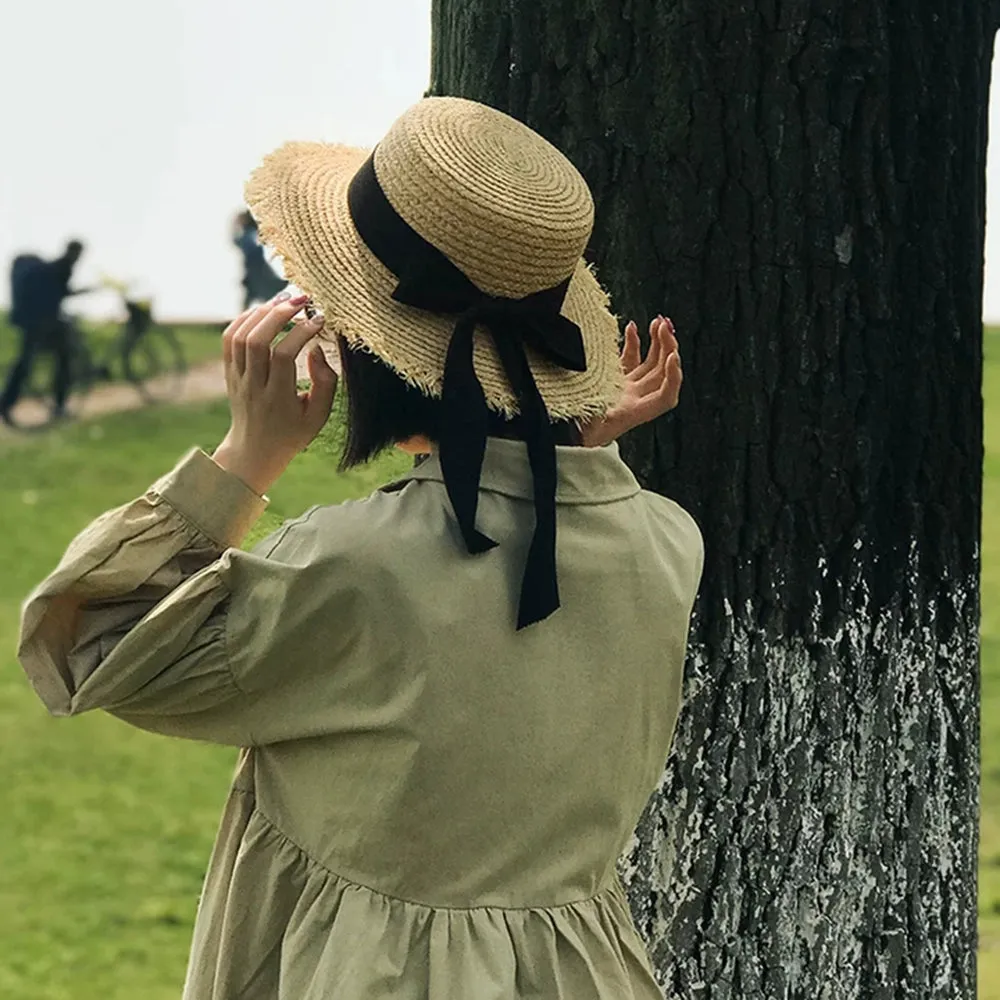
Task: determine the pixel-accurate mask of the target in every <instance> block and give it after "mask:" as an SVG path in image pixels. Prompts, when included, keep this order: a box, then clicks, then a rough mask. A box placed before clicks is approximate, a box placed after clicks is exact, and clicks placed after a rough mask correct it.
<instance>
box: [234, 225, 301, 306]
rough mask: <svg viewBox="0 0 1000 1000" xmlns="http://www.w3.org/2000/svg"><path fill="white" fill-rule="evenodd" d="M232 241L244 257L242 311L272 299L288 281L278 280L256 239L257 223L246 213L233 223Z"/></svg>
mask: <svg viewBox="0 0 1000 1000" xmlns="http://www.w3.org/2000/svg"><path fill="white" fill-rule="evenodd" d="M233 242H234V243H235V244H236V246H237V247H239V250H240V253H241V254H242V255H243V308H244V309H248V308H249V307H250V306H252V305H253V304H254V303H255V302H267V301H268V300H269V299H273V298H274V296H275V295H277V294H278V292H280V291H281V290H282V289H283V288H284V287H285V285H286V284H288V282H286V281H285V280H284V279H283V278H279V277H278V275H277V274H275V273H274V270H273V268H272V267H271V265H270V264H269V263H268V262H267V258H266V257H265V256H264V248H263V247H262V246H261V245H260V241H259V240H258V239H257V223H256V222H254V219H253V216H252V215H251V214H250V213H249V212H240V214H239V215H237V216H236V219H235V220H234V222H233Z"/></svg>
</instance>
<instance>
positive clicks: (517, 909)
mask: <svg viewBox="0 0 1000 1000" xmlns="http://www.w3.org/2000/svg"><path fill="white" fill-rule="evenodd" d="M254 812H255V813H257V814H258V815H259V816H260V817H261V819H263V820H264V822H265V823H267V825H268V826H269V827H270V828H271V829H272V830H273V831H274V832H275V833H276V834H277V835H278V836H279V837H281V838H282V839H283V840H285V841H287V842H288V843H289V844H290V845H291V846H292V847H294V848H295V850H296V851H298V853H299V854H300V855H301V856H302V858H303V859H304V860H305V861H306V862H307V863H308V864H310V865H312V866H314V867H316V868H318V869H320V871H321V872H322V873H323V874H324V875H329V876H332V877H333V878H335V879H337V881H339V882H343V883H344V884H345V885H346V886H349V887H350V888H353V889H364V890H365V891H366V892H370V893H373V894H374V895H376V896H381V897H382V898H383V899H390V900H393V901H394V902H397V903H404V904H406V905H407V906H419V907H420V908H421V909H424V910H443V911H453V912H457V913H470V912H472V911H474V910H501V911H504V912H514V913H529V912H534V911H544V912H546V913H550V912H552V911H553V910H565V909H570V908H572V907H574V906H579V905H580V904H581V903H592V902H596V901H597V900H598V897H600V896H603V895H605V894H606V893H608V892H610V891H612V890H613V889H614V883H615V880H614V879H613V878H612V879H611V880H610V881H609V882H607V883H605V884H604V885H603V886H602V887H601V888H600V889H598V891H597V892H595V893H594V894H593V895H592V896H585V897H583V898H582V899H572V900H569V901H568V902H565V903H555V904H553V905H551V906H499V905H493V904H486V903H483V904H480V905H478V906H438V905H435V904H432V903H423V902H421V901H420V900H417V899H407V898H406V897H405V896H396V895H394V894H392V893H389V892H384V891H383V890H381V889H376V888H375V887H374V886H371V885H367V884H366V883H364V882H360V881H358V880H357V879H352V878H348V877H347V876H345V875H342V874H341V873H340V872H335V871H334V870H333V869H332V868H329V867H327V865H325V864H323V862H322V861H320V860H318V859H317V858H314V857H313V856H312V855H311V854H310V853H309V852H308V851H307V850H306V849H305V848H304V847H303V846H302V845H301V844H300V843H298V841H296V840H294V839H293V838H292V837H290V836H289V835H288V834H287V833H286V832H285V831H284V830H283V829H282V828H281V827H280V826H279V825H278V824H277V823H276V822H275V821H274V820H273V819H272V818H271V817H270V816H268V815H267V813H265V812H264V811H263V810H262V809H261V808H260V807H259V805H257V806H255V807H254Z"/></svg>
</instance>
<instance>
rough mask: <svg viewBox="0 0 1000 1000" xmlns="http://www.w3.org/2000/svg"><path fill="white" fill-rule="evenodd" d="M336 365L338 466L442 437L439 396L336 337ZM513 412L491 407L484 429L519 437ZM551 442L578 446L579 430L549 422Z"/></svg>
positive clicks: (492, 433)
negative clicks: (342, 386)
mask: <svg viewBox="0 0 1000 1000" xmlns="http://www.w3.org/2000/svg"><path fill="white" fill-rule="evenodd" d="M337 346H338V348H339V350H340V365H341V371H342V372H343V376H344V381H345V382H346V384H347V434H346V436H345V439H344V453H343V455H342V456H341V458H340V467H341V469H349V468H351V467H352V466H355V465H361V464H363V463H364V462H367V461H369V460H370V459H372V458H374V457H375V456H376V455H378V454H379V453H380V452H382V451H384V450H385V449H386V448H389V447H391V446H392V445H394V444H398V443H399V442H400V441H405V440H406V439H407V438H411V437H415V436H417V435H423V436H424V437H426V438H428V439H429V440H431V441H435V442H436V441H440V440H441V401H440V400H438V399H431V398H430V397H429V396H425V395H424V394H423V393H422V392H421V391H420V390H419V389H417V388H415V387H414V386H412V385H409V384H408V383H407V382H406V381H404V380H403V379H402V378H400V377H399V375H397V374H396V373H395V372H394V371H393V370H392V369H391V368H390V367H389V366H388V365H387V364H385V363H384V362H382V361H380V360H379V359H378V358H377V357H376V356H375V355H374V354H370V353H369V352H368V351H366V350H364V348H358V349H355V348H352V347H351V346H350V345H349V344H348V343H347V341H346V340H345V339H344V338H343V337H342V336H338V337H337ZM519 424H520V421H519V419H518V418H517V417H515V418H514V419H513V420H506V419H505V418H504V417H502V416H501V415H500V414H498V413H494V412H493V411H492V410H491V411H490V423H489V434H490V436H491V437H505V438H514V439H516V440H520V439H521V438H522V437H523V435H522V434H521V432H520V428H519ZM553 430H554V431H555V434H556V443H557V444H563V445H571V444H572V445H578V444H580V443H581V435H580V429H579V428H578V427H577V425H576V424H575V423H574V422H572V421H565V420H564V421H559V422H558V423H555V424H553Z"/></svg>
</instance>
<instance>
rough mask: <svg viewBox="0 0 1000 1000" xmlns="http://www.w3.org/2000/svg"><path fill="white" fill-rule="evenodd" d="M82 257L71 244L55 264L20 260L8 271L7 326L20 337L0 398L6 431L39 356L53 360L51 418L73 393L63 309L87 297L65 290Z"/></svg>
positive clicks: (60, 412)
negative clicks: (67, 302) (66, 303)
mask: <svg viewBox="0 0 1000 1000" xmlns="http://www.w3.org/2000/svg"><path fill="white" fill-rule="evenodd" d="M82 254H83V244H82V243H81V242H80V241H79V240H70V242H69V243H67V244H66V249H65V251H64V252H63V254H62V256H61V257H57V258H56V259H55V260H50V261H46V260H43V259H42V258H41V257H36V256H34V255H33V254H21V255H20V256H18V257H16V258H15V259H14V261H13V263H12V265H11V272H10V277H11V296H10V297H11V309H10V321H11V323H12V324H13V325H14V326H16V327H17V328H18V330H19V331H20V335H21V346H20V352H19V354H18V357H17V360H16V361H15V363H14V365H13V367H12V368H11V370H10V372H9V373H8V375H7V381H6V384H5V385H4V388H3V391H2V393H0V419H2V420H3V421H4V423H6V424H8V425H9V426H14V418H13V415H12V410H13V409H14V406H15V405H16V404H17V401H18V399H19V398H20V396H21V393H22V392H23V390H24V387H25V385H26V383H27V382H28V379H29V378H30V377H31V371H32V368H33V367H34V364H35V358H36V357H37V356H38V355H39V354H40V353H42V352H49V353H51V354H52V355H53V356H54V358H55V371H54V376H53V384H52V398H53V416H54V417H55V418H57V419H58V418H62V417H64V416H65V414H66V400H67V399H68V398H69V393H70V390H71V388H72V370H73V369H72V360H73V344H72V340H71V337H70V330H69V328H68V324H67V323H66V322H65V319H64V317H63V315H62V306H63V302H64V301H65V300H66V299H67V298H69V297H70V296H72V295H80V294H82V293H83V292H87V291H90V289H87V288H79V289H71V288H70V287H69V285H70V280H71V279H72V276H73V269H74V268H75V267H76V265H77V262H78V261H79V259H80V257H81V255H82Z"/></svg>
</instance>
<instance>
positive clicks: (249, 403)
mask: <svg viewBox="0 0 1000 1000" xmlns="http://www.w3.org/2000/svg"><path fill="white" fill-rule="evenodd" d="M306 301H307V297H306V296H304V295H303V296H299V297H298V298H294V299H293V298H290V297H289V296H288V295H287V294H284V293H283V294H282V295H279V296H278V297H277V298H276V299H274V300H272V301H271V302H268V303H266V304H265V305H262V306H258V307H256V308H255V309H248V310H247V311H246V312H245V313H243V315H242V316H239V317H237V318H236V319H235V320H233V322H232V323H230V324H229V326H228V327H227V328H226V332H225V333H224V334H223V335H222V357H223V364H224V366H225V372H226V391H227V393H228V395H229V405H230V409H231V410H232V424H231V426H230V428H229V432H228V433H227V434H226V437H225V439H224V440H223V442H222V444H220V445H219V447H218V448H217V449H216V450H215V453H214V454H213V456H212V457H213V458H214V459H215V461H216V462H217V463H218V464H219V465H220V466H222V468H224V469H226V470H228V471H229V472H231V473H233V475H236V476H239V478H240V479H242V480H243V482H245V483H246V484H247V486H249V487H250V489H252V490H253V491H254V492H255V493H258V494H263V493H265V492H266V491H267V490H268V488H269V487H270V486H271V485H272V484H273V483H274V482H276V481H277V479H278V478H279V477H280V476H281V474H282V473H283V472H284V471H285V469H286V468H287V467H288V464H289V463H290V462H291V460H292V459H293V458H294V457H295V456H296V455H297V454H298V453H299V452H300V451H302V449H303V448H305V447H306V445H308V444H309V443H310V442H311V441H312V440H313V438H315V437H316V435H317V434H318V433H319V432H320V430H321V429H322V428H323V425H324V424H325V423H326V421H327V419H328V418H329V416H330V409H331V407H332V406H333V397H334V393H335V392H336V390H337V376H336V373H335V372H334V370H333V369H332V368H331V367H330V365H329V364H328V363H327V361H326V358H325V357H324V355H323V350H322V348H321V347H320V346H319V345H318V344H317V345H315V346H314V347H313V348H312V350H311V351H310V352H309V375H310V378H311V379H312V388H311V389H310V390H309V391H308V392H306V393H301V394H300V393H299V391H298V387H297V374H296V369H295V359H296V358H297V357H298V355H299V354H300V353H301V351H302V349H303V348H304V347H305V346H306V344H308V343H309V341H310V340H312V339H313V338H314V337H315V336H316V335H317V334H318V333H319V332H320V330H321V329H322V326H323V320H322V318H321V317H317V318H316V319H313V320H307V321H305V322H302V323H296V324H295V326H293V327H292V329H291V330H290V331H289V332H288V334H287V335H286V336H285V337H284V339H283V340H281V341H280V342H279V343H278V345H277V346H274V341H275V339H276V338H277V337H278V335H279V334H280V333H281V331H282V330H284V329H285V327H286V326H287V325H288V323H289V321H290V320H291V319H292V317H294V316H295V314H296V313H298V312H299V311H300V310H301V309H302V307H303V306H304V305H305V303H306Z"/></svg>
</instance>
